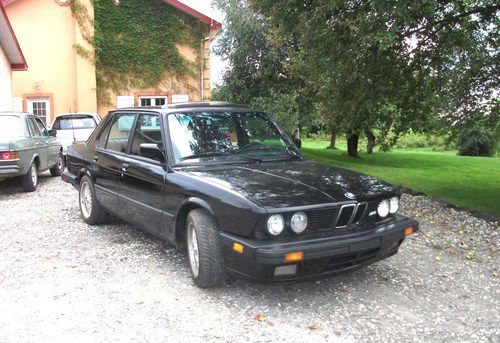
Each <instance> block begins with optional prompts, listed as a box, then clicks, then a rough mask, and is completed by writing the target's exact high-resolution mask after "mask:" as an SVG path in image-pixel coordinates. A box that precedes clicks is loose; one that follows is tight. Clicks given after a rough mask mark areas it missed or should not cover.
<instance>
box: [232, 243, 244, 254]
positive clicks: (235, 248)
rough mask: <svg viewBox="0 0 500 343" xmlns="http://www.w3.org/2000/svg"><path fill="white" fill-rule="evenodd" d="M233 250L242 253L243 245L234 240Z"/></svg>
mask: <svg viewBox="0 0 500 343" xmlns="http://www.w3.org/2000/svg"><path fill="white" fill-rule="evenodd" d="M233 250H234V251H236V252H239V253H240V254H243V245H241V244H240V243H236V242H234V243H233Z"/></svg>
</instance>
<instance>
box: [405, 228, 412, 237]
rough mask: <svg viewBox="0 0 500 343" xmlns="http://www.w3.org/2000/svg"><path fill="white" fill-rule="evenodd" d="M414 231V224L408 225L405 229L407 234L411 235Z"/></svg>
mask: <svg viewBox="0 0 500 343" xmlns="http://www.w3.org/2000/svg"><path fill="white" fill-rule="evenodd" d="M412 233H413V226H410V227H407V228H406V229H405V236H409V235H411V234H412Z"/></svg>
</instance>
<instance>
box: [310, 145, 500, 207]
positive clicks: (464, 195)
mask: <svg viewBox="0 0 500 343" xmlns="http://www.w3.org/2000/svg"><path fill="white" fill-rule="evenodd" d="M326 146H328V142H327V141H308V140H305V141H304V142H303V144H302V151H303V152H304V154H305V155H306V156H307V157H308V158H310V159H312V160H315V161H318V162H323V163H332V164H334V165H337V166H339V167H343V168H347V169H352V170H356V171H359V172H362V173H365V174H370V175H373V176H376V177H379V178H381V179H384V180H386V181H388V182H391V183H394V184H398V185H403V186H405V187H409V188H412V189H414V190H416V191H422V192H424V193H425V194H428V195H433V196H438V197H441V198H443V199H445V200H446V201H448V202H450V203H453V204H456V205H460V206H467V207H469V208H471V209H472V210H476V211H485V212H489V213H491V214H494V215H496V216H498V217H500V158H499V157H492V158H486V157H462V156H457V155H456V152H432V151H428V150H423V149H422V150H394V151H390V152H379V151H376V152H375V153H374V154H373V155H367V154H365V153H361V154H360V155H361V159H353V158H350V157H348V156H347V155H346V146H345V142H339V144H338V148H339V149H338V150H327V149H325V147H326ZM361 148H362V149H363V148H364V147H361ZM360 150H361V149H360Z"/></svg>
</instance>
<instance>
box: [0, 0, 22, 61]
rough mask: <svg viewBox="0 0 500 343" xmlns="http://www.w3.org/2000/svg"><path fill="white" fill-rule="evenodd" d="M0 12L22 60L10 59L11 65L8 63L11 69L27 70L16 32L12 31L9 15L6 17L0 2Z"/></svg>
mask: <svg viewBox="0 0 500 343" xmlns="http://www.w3.org/2000/svg"><path fill="white" fill-rule="evenodd" d="M0 12H1V14H2V16H3V17H4V19H5V23H6V24H7V27H8V29H9V32H10V35H11V38H12V39H13V40H14V44H15V46H16V49H17V52H18V54H19V57H20V59H21V61H22V62H21V63H12V61H10V62H11V65H10V66H11V69H12V70H15V71H26V70H28V63H27V62H26V58H24V54H23V51H22V50H21V46H20V45H19V42H18V40H17V37H16V34H15V33H14V29H12V25H11V24H10V21H9V17H7V13H6V12H5V8H4V7H3V4H2V3H0Z"/></svg>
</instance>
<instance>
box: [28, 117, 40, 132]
mask: <svg viewBox="0 0 500 343" xmlns="http://www.w3.org/2000/svg"><path fill="white" fill-rule="evenodd" d="M28 124H29V128H30V133H32V136H33V137H40V136H42V133H41V131H40V127H39V126H38V124H37V122H36V120H35V118H33V117H29V118H28Z"/></svg>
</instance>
